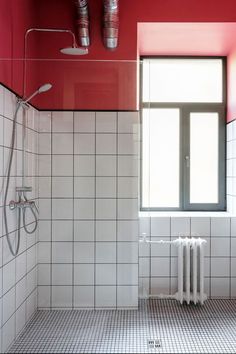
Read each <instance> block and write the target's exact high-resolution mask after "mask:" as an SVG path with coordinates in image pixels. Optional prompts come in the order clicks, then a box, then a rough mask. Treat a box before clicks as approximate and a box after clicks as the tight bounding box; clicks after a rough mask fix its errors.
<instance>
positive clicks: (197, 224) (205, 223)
mask: <svg viewBox="0 0 236 354" xmlns="http://www.w3.org/2000/svg"><path fill="white" fill-rule="evenodd" d="M191 236H193V237H209V236H210V218H208V217H202V218H201V217H200V218H199V217H193V218H191Z"/></svg>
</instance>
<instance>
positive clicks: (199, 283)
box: [174, 238, 207, 304]
mask: <svg viewBox="0 0 236 354" xmlns="http://www.w3.org/2000/svg"><path fill="white" fill-rule="evenodd" d="M205 243H206V240H203V239H201V238H179V239H177V240H175V244H176V246H177V247H178V292H177V293H176V294H175V295H174V297H175V298H176V299H177V300H179V301H180V302H181V304H182V303H183V301H186V302H187V304H189V303H190V301H192V302H194V304H196V303H197V302H200V303H201V304H203V302H204V301H205V300H206V299H207V295H206V294H205V293H204V245H205Z"/></svg>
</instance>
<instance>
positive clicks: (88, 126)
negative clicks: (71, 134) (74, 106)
mask: <svg viewBox="0 0 236 354" xmlns="http://www.w3.org/2000/svg"><path fill="white" fill-rule="evenodd" d="M74 129H75V130H74V131H75V132H79V133H93V132H95V112H74Z"/></svg>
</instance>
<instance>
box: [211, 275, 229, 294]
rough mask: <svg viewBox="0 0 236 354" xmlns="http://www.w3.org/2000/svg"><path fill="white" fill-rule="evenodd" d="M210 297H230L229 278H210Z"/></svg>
mask: <svg viewBox="0 0 236 354" xmlns="http://www.w3.org/2000/svg"><path fill="white" fill-rule="evenodd" d="M211 296H212V297H213V298H220V297H225V298H228V297H229V296H230V280H229V278H211Z"/></svg>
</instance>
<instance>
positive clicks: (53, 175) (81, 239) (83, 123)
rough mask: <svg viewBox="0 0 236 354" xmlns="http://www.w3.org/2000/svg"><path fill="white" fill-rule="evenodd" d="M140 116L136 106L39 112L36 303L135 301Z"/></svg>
mask: <svg viewBox="0 0 236 354" xmlns="http://www.w3.org/2000/svg"><path fill="white" fill-rule="evenodd" d="M50 118H51V122H50ZM138 124H139V121H138V113H136V112H121V113H117V112H53V113H52V114H51V116H50V113H49V112H47V113H45V114H44V115H43V122H42V125H41V128H40V144H39V145H40V153H41V154H40V158H39V160H40V164H39V175H40V176H42V177H41V178H40V189H39V190H40V205H41V206H42V207H44V209H45V212H43V211H42V212H41V214H40V215H41V221H40V234H39V248H38V262H39V268H38V277H39V286H38V306H39V307H40V308H52V309H53V308H117V307H124V308H126V307H132V308H135V307H137V301H138V243H137V238H138V194H137V193H138V178H137V177H138V149H137V147H138V139H139V136H138ZM51 127H52V129H51ZM120 154H122V155H120ZM122 290H124V294H123V293H122ZM126 295H127V296H128V298H126Z"/></svg>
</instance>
